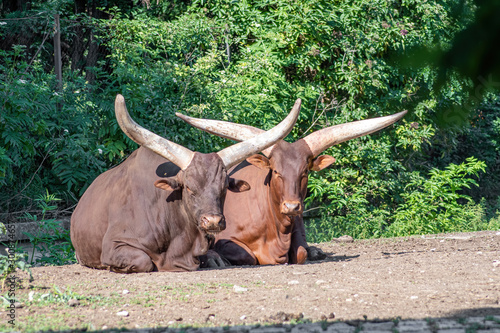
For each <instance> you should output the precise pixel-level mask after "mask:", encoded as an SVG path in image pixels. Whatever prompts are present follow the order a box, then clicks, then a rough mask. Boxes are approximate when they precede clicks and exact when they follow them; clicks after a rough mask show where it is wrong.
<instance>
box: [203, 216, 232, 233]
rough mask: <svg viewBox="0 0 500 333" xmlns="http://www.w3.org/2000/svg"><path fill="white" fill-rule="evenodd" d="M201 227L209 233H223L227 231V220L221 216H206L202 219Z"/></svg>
mask: <svg viewBox="0 0 500 333" xmlns="http://www.w3.org/2000/svg"><path fill="white" fill-rule="evenodd" d="M200 227H201V228H202V229H204V230H207V231H213V232H218V231H222V230H224V229H226V219H225V218H224V216H222V215H219V214H205V215H203V216H202V217H201V223H200Z"/></svg>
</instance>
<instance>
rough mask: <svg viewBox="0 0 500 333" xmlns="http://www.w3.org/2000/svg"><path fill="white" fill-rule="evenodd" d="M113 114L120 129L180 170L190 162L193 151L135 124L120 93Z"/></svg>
mask: <svg viewBox="0 0 500 333" xmlns="http://www.w3.org/2000/svg"><path fill="white" fill-rule="evenodd" d="M115 116H116V120H117V121H118V124H119V125H120V128H121V129H122V131H123V132H124V133H125V134H126V135H127V136H128V137H129V138H130V139H132V140H133V141H135V142H136V143H138V144H139V145H141V146H144V147H146V148H148V149H150V150H152V151H154V152H155V153H157V154H158V155H160V156H163V157H165V158H166V159H167V160H169V161H170V162H172V163H174V164H175V165H177V166H178V167H179V168H181V169H182V170H184V169H186V167H187V166H188V165H189V163H191V160H192V159H193V156H194V152H192V151H191V150H189V149H187V148H185V147H183V146H181V145H178V144H176V143H173V142H171V141H169V140H167V139H164V138H162V137H161V136H159V135H157V134H155V133H153V132H151V131H148V130H147V129H145V128H144V127H141V126H140V125H139V124H137V123H136V122H135V121H134V120H133V119H132V118H131V117H130V115H129V113H128V111H127V106H126V105H125V98H123V96H122V95H120V94H118V95H116V99H115Z"/></svg>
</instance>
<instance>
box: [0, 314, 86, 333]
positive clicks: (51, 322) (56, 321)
mask: <svg viewBox="0 0 500 333" xmlns="http://www.w3.org/2000/svg"><path fill="white" fill-rule="evenodd" d="M75 319H76V320H78V321H82V322H84V321H85V316H83V315H81V316H79V315H75V314H74V313H73V314H65V313H63V312H62V313H61V312H60V311H54V312H52V313H30V314H28V315H23V316H22V317H20V318H18V319H17V320H16V325H15V327H12V326H11V325H6V324H7V323H6V322H5V323H4V322H2V323H0V331H1V332H10V331H11V330H12V329H15V330H16V331H20V332H26V333H30V332H39V331H64V330H75V329H77V330H80V331H86V330H94V329H95V328H94V327H93V326H92V325H91V324H89V323H81V324H70V323H71V322H75Z"/></svg>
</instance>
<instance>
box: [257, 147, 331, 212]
mask: <svg viewBox="0 0 500 333" xmlns="http://www.w3.org/2000/svg"><path fill="white" fill-rule="evenodd" d="M247 162H248V163H250V164H252V165H254V166H255V167H257V168H259V169H268V170H269V176H268V179H269V187H270V194H271V199H272V200H273V202H274V203H275V205H277V206H278V207H279V211H280V213H281V214H283V215H287V216H290V217H293V216H296V215H300V214H302V213H303V211H304V199H305V197H306V194H307V182H308V175H309V171H319V170H322V169H324V168H326V167H327V166H329V165H330V164H332V163H333V162H335V158H333V157H332V156H329V155H322V156H319V157H318V158H316V159H313V156H312V153H311V150H310V149H309V147H308V146H307V144H306V143H305V142H304V140H298V141H296V142H294V143H288V142H286V141H283V140H282V141H280V142H278V143H276V144H275V145H274V148H273V150H271V152H270V154H269V157H266V156H264V155H260V154H256V155H253V156H250V157H248V158H247Z"/></svg>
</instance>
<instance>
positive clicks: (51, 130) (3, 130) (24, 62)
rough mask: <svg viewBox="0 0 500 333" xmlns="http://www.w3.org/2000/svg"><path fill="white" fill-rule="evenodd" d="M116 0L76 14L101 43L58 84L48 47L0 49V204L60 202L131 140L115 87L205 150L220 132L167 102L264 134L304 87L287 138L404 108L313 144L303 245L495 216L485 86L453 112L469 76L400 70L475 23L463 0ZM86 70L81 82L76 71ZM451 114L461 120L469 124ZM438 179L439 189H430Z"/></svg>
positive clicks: (153, 125)
mask: <svg viewBox="0 0 500 333" xmlns="http://www.w3.org/2000/svg"><path fill="white" fill-rule="evenodd" d="M114 4H115V3H114V2H109V3H106V4H104V3H103V8H100V9H99V15H98V16H96V17H92V16H82V15H81V14H79V16H78V17H75V19H77V18H78V22H80V23H81V22H83V19H82V18H83V17H85V24H86V25H85V27H86V29H89V30H91V31H92V33H91V34H90V35H88V34H86V35H85V36H87V37H85V38H86V39H85V40H88V45H89V46H88V47H91V45H92V43H91V41H93V43H99V49H100V50H105V52H104V51H103V52H102V53H100V54H101V56H102V58H99V59H98V60H97V61H96V62H95V64H96V65H95V66H93V67H86V68H85V69H82V70H81V71H72V70H71V69H72V68H74V66H73V64H72V63H71V60H70V59H69V58H67V59H66V63H65V68H64V69H65V70H64V86H63V89H62V91H58V92H57V93H55V92H54V91H55V81H54V77H53V75H52V74H51V72H50V71H47V68H50V66H48V64H47V63H46V61H45V58H43V57H41V56H36V55H33V53H30V52H28V53H29V56H26V55H25V54H24V52H25V51H26V50H25V48H23V47H22V46H15V47H14V48H13V49H12V48H9V49H5V50H2V51H1V52H2V54H1V55H2V57H1V60H0V79H1V80H0V85H1V89H0V103H1V105H2V108H3V111H2V114H1V115H0V186H1V189H2V190H1V191H0V192H1V194H0V202H2V203H0V205H1V209H2V210H3V211H4V212H15V211H20V210H23V209H26V208H29V207H30V205H34V204H33V198H36V197H37V196H38V195H39V194H41V193H45V191H46V189H48V191H49V192H50V193H55V194H56V196H57V197H59V198H62V199H63V206H71V205H73V204H74V203H76V201H77V199H78V198H79V196H80V195H81V194H82V193H83V191H84V190H85V189H86V188H87V186H88V185H89V184H90V182H91V181H92V180H93V179H94V178H95V177H96V176H97V175H98V174H99V173H100V172H102V171H104V170H106V169H107V168H109V167H111V166H113V165H115V164H117V163H119V162H120V161H121V160H122V159H123V158H124V157H126V156H127V155H128V154H129V153H130V152H131V151H132V150H133V149H134V148H135V147H136V145H135V144H134V143H132V142H131V141H130V140H129V139H127V138H126V137H125V136H124V134H122V133H121V131H120V130H119V128H118V126H117V124H116V122H115V120H114V114H113V102H114V98H115V96H116V94H117V93H121V94H123V95H124V96H125V99H126V102H127V106H128V108H129V110H130V112H131V114H132V116H133V117H134V118H135V119H137V121H138V122H139V123H140V124H142V125H144V126H145V127H147V128H149V129H151V130H153V131H155V132H156V133H158V134H160V135H163V136H165V137H167V138H169V139H171V140H173V141H175V142H178V143H181V144H184V145H186V146H187V147H189V148H191V149H195V150H198V151H203V152H207V151H215V150H218V149H221V148H222V147H224V146H226V145H228V144H230V142H227V141H225V140H222V139H220V138H217V137H213V136H210V135H208V134H206V133H201V132H200V131H198V130H195V129H193V128H190V127H188V126H186V125H185V124H184V123H182V122H181V121H179V120H178V119H177V118H176V117H175V112H183V113H187V114H190V115H192V116H196V117H206V118H217V119H223V120H229V121H233V122H238V123H245V124H250V125H253V126H257V127H260V128H263V129H268V128H270V127H272V126H273V125H275V124H276V123H277V122H279V121H280V120H281V119H282V118H283V117H285V115H286V114H287V113H288V112H289V110H290V108H291V106H292V105H293V103H294V101H295V99H297V98H301V99H302V100H303V104H302V105H303V106H302V111H301V114H300V117H299V120H298V122H297V125H296V126H295V128H294V130H293V131H292V133H291V134H290V136H289V138H288V140H290V141H292V140H297V139H299V138H301V137H303V136H305V135H307V134H308V133H310V132H312V131H315V130H318V129H320V128H323V127H325V126H330V125H334V124H339V123H344V122H350V121H354V120H358V119H365V118H370V117H376V116H382V115H388V114H392V113H396V112H399V111H401V110H403V109H407V110H409V113H408V115H407V116H406V117H405V118H404V119H403V120H402V121H400V122H399V123H397V124H396V125H394V126H391V127H390V128H388V129H385V130H383V131H381V132H379V133H376V134H373V135H370V136H366V137H363V138H359V139H356V140H352V141H349V142H346V143H343V144H341V145H339V146H335V147H332V148H330V149H329V150H327V151H326V152H325V153H328V154H331V155H333V156H334V157H335V158H336V159H337V162H336V163H335V164H334V165H333V166H332V167H330V168H329V169H327V170H324V171H322V172H319V173H313V174H311V175H310V182H309V190H310V191H309V192H310V194H309V197H308V198H307V205H308V207H307V210H308V211H307V212H306V218H307V224H308V230H309V237H310V240H311V241H319V240H327V239H329V238H331V237H335V236H340V235H342V234H350V235H353V236H355V237H381V236H390V235H402V234H411V233H420V232H440V231H452V230H476V229H480V228H495V227H497V225H498V222H497V220H496V209H497V206H496V205H497V196H498V188H499V186H498V184H499V183H500V179H497V177H496V176H495V175H494V173H493V171H495V170H496V168H497V166H496V160H497V158H498V148H497V147H498V144H497V142H498V138H499V130H500V120H499V119H498V117H497V113H495V111H496V110H497V108H498V98H497V95H496V94H495V93H492V94H490V95H488V98H487V99H485V100H484V101H483V104H481V105H480V106H479V108H476V109H474V111H473V112H471V113H470V112H469V110H467V112H461V110H462V109H463V108H464V106H463V105H462V104H460V103H463V102H464V101H466V100H470V97H471V96H470V93H471V89H470V87H471V83H470V81H468V80H467V79H465V78H463V77H462V76H460V75H458V74H456V75H454V74H451V75H449V76H448V77H449V80H448V81H446V84H445V85H444V86H442V87H441V89H440V90H436V89H433V87H434V85H435V82H436V77H437V69H436V68H434V67H433V66H432V65H429V64H425V65H419V66H412V67H408V66H406V67H402V66H400V64H401V63H403V62H404V61H403V60H404V59H405V57H408V55H407V50H410V49H414V48H418V47H425V46H435V45H439V46H440V47H442V48H447V47H449V46H450V43H451V40H452V38H453V36H454V35H455V34H456V33H457V32H459V31H460V30H461V29H463V28H464V27H465V26H466V25H467V24H469V23H470V22H471V21H472V19H473V14H474V10H475V6H474V5H473V4H472V3H470V2H468V1H465V2H464V1H459V0H456V1H450V2H446V3H430V2H425V1H424V2H422V1H403V2H388V1H381V0H377V1H365V0H363V1H333V2H332V1H322V0H302V1H295V2H290V1H285V0H275V1H272V2H269V1H263V0H254V1H246V2H234V1H229V0H209V1H206V0H195V1H193V2H192V3H190V4H189V3H188V2H183V1H175V2H168V3H167V2H159V3H158V4H155V3H149V5H150V7H134V8H127V10H126V11H125V10H120V8H118V7H112V6H113V5H114ZM171 4H177V5H178V6H176V7H175V8H171V7H169V6H170V5H171ZM104 5H106V6H107V7H105V6H104ZM51 6H52V5H51ZM51 8H52V7H51ZM59 10H61V11H63V12H64V13H66V14H68V16H71V15H74V14H75V13H71V12H70V9H69V7H61V8H59ZM89 12H90V11H89ZM71 17H73V16H71ZM80 23H79V24H80ZM75 27H76V25H75ZM78 27H81V26H80V25H78ZM66 29H67V30H66V31H70V29H71V28H70V27H66ZM75 29H76V28H75ZM4 31H8V30H6V29H4ZM75 36H77V34H76V32H75ZM89 36H90V37H89ZM91 37H92V38H91ZM28 49H29V48H28ZM31 49H32V48H31ZM88 54H90V53H88ZM90 71H91V72H92V78H93V80H91V81H88V80H85V78H86V77H88V72H90ZM482 96H483V94H481V98H482ZM443 110H445V111H443ZM449 110H452V111H453V110H454V111H457V112H458V113H459V114H460V115H465V117H466V119H467V122H466V123H465V125H464V124H463V122H462V123H458V122H455V121H454V120H455V119H456V118H457V117H456V113H457V112H455V113H453V112H452V113H450V112H449ZM462 118H463V117H462ZM443 124H444V125H446V126H443ZM477 147H480V149H478V148H477ZM473 157H475V158H477V159H474V158H473ZM480 171H485V172H480ZM454 182H458V183H457V184H456V186H455V185H454V186H455V187H453V188H451V187H448V184H454ZM476 183H477V184H480V185H481V186H483V185H484V186H486V187H485V188H487V189H488V190H487V191H484V190H482V191H478V190H477V189H476V188H475V184H476ZM469 185H472V186H471V187H470V188H468V186H469ZM435 188H437V189H439V191H440V193H441V194H439V195H440V196H437V197H435V198H434V199H432V198H431V196H430V195H429V191H433V190H432V189H435ZM436 195H438V194H436ZM482 198H484V200H481V199H482ZM455 217H456V218H455ZM490 221H491V222H490Z"/></svg>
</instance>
